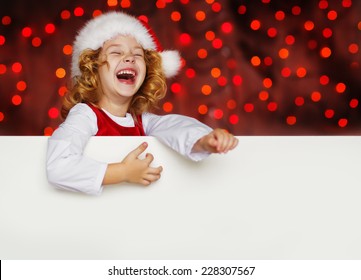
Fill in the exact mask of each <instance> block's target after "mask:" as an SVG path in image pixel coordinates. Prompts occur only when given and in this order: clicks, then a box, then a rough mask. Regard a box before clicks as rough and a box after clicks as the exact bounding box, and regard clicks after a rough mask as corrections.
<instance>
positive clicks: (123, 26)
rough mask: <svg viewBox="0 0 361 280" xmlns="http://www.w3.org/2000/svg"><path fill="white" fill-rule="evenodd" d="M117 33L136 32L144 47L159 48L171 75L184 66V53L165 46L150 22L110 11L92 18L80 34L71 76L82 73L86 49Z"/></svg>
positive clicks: (167, 73) (94, 46)
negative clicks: (80, 57)
mask: <svg viewBox="0 0 361 280" xmlns="http://www.w3.org/2000/svg"><path fill="white" fill-rule="evenodd" d="M117 35H129V36H133V37H134V38H135V39H136V40H137V42H138V43H139V44H140V45H141V46H142V47H143V48H144V49H151V50H155V51H157V52H159V54H160V56H161V58H162V68H163V71H164V74H165V76H166V77H167V78H170V77H172V76H175V75H176V74H177V73H178V71H179V70H180V67H181V57H180V55H179V53H178V51H175V50H163V49H162V47H161V45H160V43H159V41H158V39H157V38H156V36H155V34H154V32H153V31H152V29H150V27H149V26H148V25H147V24H146V23H144V22H142V21H140V20H139V19H137V18H136V17H133V16H131V15H128V14H125V13H123V12H108V13H104V14H102V15H100V16H97V17H96V18H93V19H92V20H90V21H89V22H88V23H86V25H85V26H84V27H83V28H82V29H81V30H80V31H79V33H78V35H77V36H76V38H75V41H74V44H73V54H72V64H71V76H72V77H75V76H77V75H80V69H79V65H78V62H79V56H80V54H81V52H82V51H84V50H85V49H92V50H97V49H98V48H100V47H102V46H103V44H104V42H105V41H107V40H109V39H111V38H113V37H115V36H117Z"/></svg>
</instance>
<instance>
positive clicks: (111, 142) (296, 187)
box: [0, 136, 361, 260]
mask: <svg viewBox="0 0 361 280" xmlns="http://www.w3.org/2000/svg"><path fill="white" fill-rule="evenodd" d="M238 138H239V146H238V147H237V148H236V150H234V151H232V152H230V153H229V154H227V155H211V156H210V157H209V158H208V159H206V160H205V161H203V162H199V163H194V162H190V161H189V160H187V159H185V158H183V157H181V156H179V155H178V154H176V153H175V152H173V151H172V150H170V149H169V148H167V147H165V146H164V145H162V144H161V143H160V142H158V141H157V140H156V139H154V138H152V137H120V138H119V137H93V138H92V139H91V141H90V142H89V145H88V147H87V149H86V154H87V155H89V156H92V157H93V158H95V159H98V160H104V161H107V162H108V161H109V162H112V161H120V160H121V159H122V158H123V157H124V156H125V155H126V154H127V153H128V152H129V151H131V150H132V149H134V148H135V147H136V146H137V145H139V144H140V143H141V142H143V141H147V142H148V143H149V148H148V152H151V153H153V155H154V157H155V162H154V165H162V166H163V168H164V171H163V176H162V178H161V180H159V181H158V182H156V183H154V184H153V185H151V186H149V187H142V186H135V185H129V184H123V185H117V186H109V187H106V188H105V189H104V191H103V193H102V195H101V196H98V197H94V196H88V195H84V194H78V193H71V192H65V191H59V190H56V189H55V188H53V187H52V186H51V185H49V183H48V182H47V179H46V173H45V155H46V145H47V139H48V138H47V137H10V136H9V137H0V155H1V157H0V175H1V176H0V259H13V260H16V259H17V260H21V259H42V260H51V259H65V260H70V259H71V260H100V259H101V260H130V259H131V260H144V259H147V260H173V259H183V260H187V259H188V260H212V259H217V260H226V259H228V260H229V259H233V260H242V259H243V260H249V259H252V260H265V259H268V260H280V259H281V260H297V259H304V260H317V259H318V260H320V259H324V260H349V259H354V260H356V259H361V238H360V236H361V223H360V213H361V203H360V201H361V183H360V182H361V180H360V179H361V178H360V176H361V175H360V174H361V172H360V169H361V137H357V136H347V137H335V136H334V137H326V136H322V137H310V136H302V137H294V136H293V137H275V136H270V137H238Z"/></svg>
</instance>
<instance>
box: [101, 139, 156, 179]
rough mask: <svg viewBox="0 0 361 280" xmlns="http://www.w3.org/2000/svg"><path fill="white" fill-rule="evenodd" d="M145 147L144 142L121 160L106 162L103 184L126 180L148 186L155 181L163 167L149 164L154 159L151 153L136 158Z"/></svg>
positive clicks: (146, 145)
mask: <svg viewBox="0 0 361 280" xmlns="http://www.w3.org/2000/svg"><path fill="white" fill-rule="evenodd" d="M147 147H148V144H147V143H145V142H144V143H142V144H141V145H139V146H138V147H137V148H136V149H134V150H133V151H131V152H130V153H129V154H128V155H127V156H126V157H125V158H124V159H123V160H122V161H121V162H117V163H111V164H108V166H107V170H106V172H105V176H104V179H103V185H110V184H117V183H121V182H128V183H136V184H141V185H144V186H148V185H149V184H151V183H152V182H155V181H157V180H158V179H159V178H160V174H161V172H162V171H163V168H162V167H161V166H159V167H156V168H155V167H151V166H150V164H151V163H152V161H153V159H154V157H153V155H151V154H146V156H145V158H144V159H139V158H138V157H139V156H140V154H141V153H143V152H144V151H145V150H146V148H147Z"/></svg>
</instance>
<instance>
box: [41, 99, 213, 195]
mask: <svg viewBox="0 0 361 280" xmlns="http://www.w3.org/2000/svg"><path fill="white" fill-rule="evenodd" d="M104 112H106V111H105V110H104ZM106 113H107V115H108V116H109V117H110V118H111V119H112V120H113V121H115V122H116V123H117V124H119V125H121V126H125V127H133V126H134V120H133V118H132V116H131V115H130V114H127V115H126V116H125V117H117V116H114V115H111V114H110V113H108V112H106ZM142 123H143V128H144V132H145V134H146V135H147V136H154V137H156V138H158V139H159V140H160V141H161V142H163V143H164V144H166V145H167V146H169V147H171V148H172V149H174V150H175V151H177V152H178V153H180V154H182V155H183V156H185V157H188V158H189V159H191V160H194V161H199V160H202V159H204V158H205V157H207V156H208V153H192V148H193V145H194V144H195V143H196V142H197V140H198V139H200V138H201V137H202V136H204V135H206V134H208V133H209V132H211V131H212V129H211V128H210V127H208V126H206V125H205V124H203V123H201V122H199V121H198V120H196V119H194V118H190V117H186V116H182V115H175V114H171V115H165V116H158V115H154V114H151V113H144V114H143V115H142ZM97 131H98V126H97V117H96V115H95V113H94V112H93V110H92V109H91V108H90V107H89V106H88V105H86V104H83V103H79V104H77V105H75V106H74V107H73V108H72V109H71V110H70V112H69V114H68V116H67V118H66V120H65V121H64V122H63V123H62V124H61V125H60V126H59V128H58V129H56V130H55V131H54V133H53V135H52V136H51V137H50V138H49V141H48V150H47V162H46V164H47V176H48V180H49V182H50V183H52V184H53V185H54V186H56V187H57V188H60V189H65V190H70V191H77V192H83V193H87V194H94V195H99V194H100V193H101V192H102V190H103V187H102V181H103V178H104V176H105V172H106V169H107V166H108V163H106V162H101V161H97V160H95V159H92V158H89V157H87V156H85V155H83V152H84V149H85V146H86V144H87V143H88V141H89V139H90V137H92V136H94V135H96V133H97Z"/></svg>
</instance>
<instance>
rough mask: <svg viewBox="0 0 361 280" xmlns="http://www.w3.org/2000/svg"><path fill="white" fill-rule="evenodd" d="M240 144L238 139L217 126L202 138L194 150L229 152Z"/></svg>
mask: <svg viewBox="0 0 361 280" xmlns="http://www.w3.org/2000/svg"><path fill="white" fill-rule="evenodd" d="M237 145H238V139H237V138H236V137H234V136H233V135H232V134H230V133H228V132H227V131H226V130H224V129H220V128H216V129H215V130H213V131H212V132H211V133H209V134H207V135H205V136H203V137H202V138H200V139H199V140H198V141H197V142H196V144H195V145H194V147H193V149H192V152H210V153H227V152H228V151H230V150H233V149H234V148H235V147H236V146H237Z"/></svg>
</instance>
